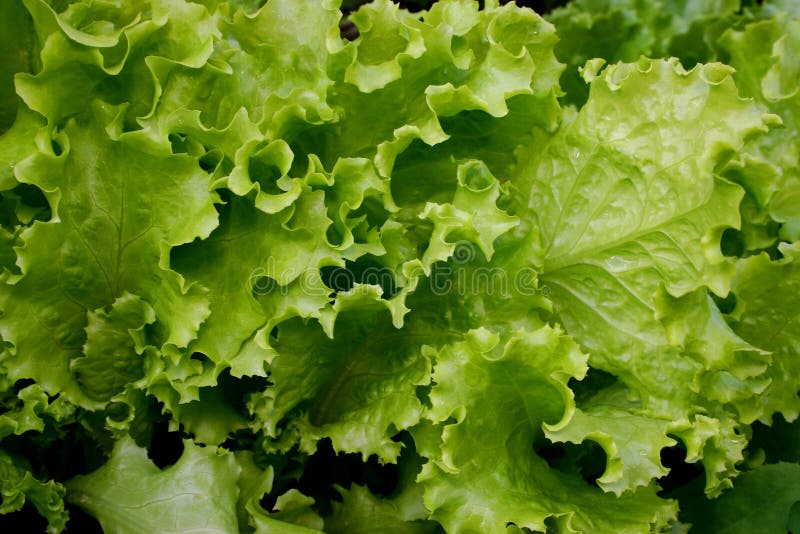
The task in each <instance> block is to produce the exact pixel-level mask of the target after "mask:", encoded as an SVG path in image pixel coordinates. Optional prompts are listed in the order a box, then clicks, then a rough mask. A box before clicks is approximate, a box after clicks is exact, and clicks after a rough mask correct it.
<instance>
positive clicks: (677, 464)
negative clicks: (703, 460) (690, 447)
mask: <svg viewBox="0 0 800 534" xmlns="http://www.w3.org/2000/svg"><path fill="white" fill-rule="evenodd" d="M660 456H661V465H663V466H664V467H666V468H667V469H669V473H668V474H667V475H666V476H663V477H661V478H659V479H658V482H659V484H660V485H661V491H660V492H659V493H658V494H659V495H660V496H664V495H666V494H668V493H669V492H671V491H673V490H675V489H677V488H680V487H682V486H685V485H686V484H687V483H688V482H690V481H692V480H694V479H696V478H698V477H700V476H702V474H703V467H702V464H700V463H688V462H687V461H686V447H684V445H683V443H680V442H679V443H678V444H677V445H673V446H672V447H664V448H663V449H661V454H660Z"/></svg>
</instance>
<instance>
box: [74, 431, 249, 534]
mask: <svg viewBox="0 0 800 534" xmlns="http://www.w3.org/2000/svg"><path fill="white" fill-rule="evenodd" d="M238 477H239V467H238V466H237V465H236V462H235V460H234V457H233V455H232V454H230V453H225V454H218V453H217V452H216V451H215V450H214V449H213V448H212V447H205V448H201V447H198V446H196V445H194V444H193V443H192V442H191V441H184V451H183V455H182V456H181V457H180V459H179V460H178V462H177V463H176V464H175V465H172V466H170V467H167V468H166V469H164V470H163V471H162V470H160V469H159V468H158V467H156V466H155V464H153V463H152V462H151V461H150V460H149V459H148V458H147V451H146V450H145V449H140V448H139V447H137V446H136V444H135V443H134V442H133V440H132V439H122V440H120V441H118V442H117V444H116V446H115V447H114V450H113V452H112V453H111V458H110V459H109V461H108V463H106V464H105V465H104V466H103V467H101V468H100V469H98V470H97V471H94V472H93V473H90V474H88V475H81V476H78V477H76V478H74V479H72V480H70V481H69V482H68V483H67V492H68V493H67V497H68V499H69V500H70V501H71V502H73V503H75V504H77V505H79V506H80V507H82V508H84V509H85V510H87V511H88V512H90V513H91V514H92V515H93V516H95V517H96V518H97V519H98V521H100V524H101V525H102V526H103V530H104V531H106V532H116V533H119V534H127V533H137V534H138V533H142V534H143V533H145V532H165V533H166V532H174V533H178V532H188V531H202V532H208V533H212V532H219V533H220V534H222V533H226V534H229V533H231V532H238V531H239V527H238V522H237V519H236V500H237V498H238V493H239V490H238V488H237V486H236V481H237V479H238Z"/></svg>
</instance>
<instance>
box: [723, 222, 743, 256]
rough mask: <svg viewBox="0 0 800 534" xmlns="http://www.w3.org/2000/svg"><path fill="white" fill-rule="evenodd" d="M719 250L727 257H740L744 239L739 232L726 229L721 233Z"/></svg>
mask: <svg viewBox="0 0 800 534" xmlns="http://www.w3.org/2000/svg"><path fill="white" fill-rule="evenodd" d="M720 250H721V251H722V253H723V254H724V255H725V256H728V257H741V256H742V254H744V251H745V246H744V237H743V236H742V233H741V232H740V231H739V230H736V229H734V228H728V229H727V230H725V231H724V232H722V240H721V242H720Z"/></svg>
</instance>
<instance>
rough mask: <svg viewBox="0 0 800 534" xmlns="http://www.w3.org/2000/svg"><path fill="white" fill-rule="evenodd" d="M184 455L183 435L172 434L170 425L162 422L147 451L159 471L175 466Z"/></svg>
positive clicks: (154, 430) (155, 431) (157, 426)
mask: <svg viewBox="0 0 800 534" xmlns="http://www.w3.org/2000/svg"><path fill="white" fill-rule="evenodd" d="M182 455H183V435H182V434H181V432H170V431H169V423H168V422H167V421H161V422H159V423H157V424H156V425H155V428H154V429H153V439H152V441H151V442H150V447H148V449H147V457H148V458H150V459H151V460H152V461H153V463H154V464H156V466H158V468H159V469H165V468H167V467H169V466H171V465H174V464H175V462H177V461H178V460H179V459H180V457H181V456H182Z"/></svg>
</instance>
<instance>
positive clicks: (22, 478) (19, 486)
mask: <svg viewBox="0 0 800 534" xmlns="http://www.w3.org/2000/svg"><path fill="white" fill-rule="evenodd" d="M26 464H27V462H26V461H25V460H21V459H18V458H13V457H12V456H11V455H9V454H7V453H6V452H5V451H3V450H2V449H0V494H2V496H3V501H2V503H0V514H8V513H10V512H16V511H17V510H20V509H21V508H22V506H23V505H24V504H25V503H26V502H28V503H30V504H32V505H33V506H34V507H35V508H36V511H37V512H39V514H40V515H41V516H42V517H44V518H45V519H46V520H47V534H56V533H58V532H61V531H62V530H64V527H65V526H66V523H67V520H68V519H69V513H68V512H67V511H66V510H65V509H64V494H65V490H64V486H63V485H61V484H60V483H58V482H55V481H53V480H49V481H47V482H42V481H41V480H39V479H37V478H36V477H34V475H33V474H32V473H31V470H30V466H28V465H26Z"/></svg>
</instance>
